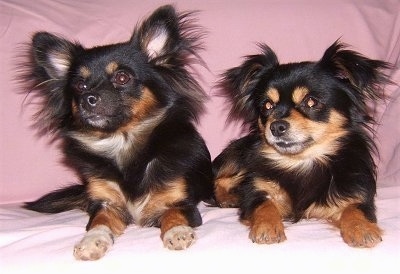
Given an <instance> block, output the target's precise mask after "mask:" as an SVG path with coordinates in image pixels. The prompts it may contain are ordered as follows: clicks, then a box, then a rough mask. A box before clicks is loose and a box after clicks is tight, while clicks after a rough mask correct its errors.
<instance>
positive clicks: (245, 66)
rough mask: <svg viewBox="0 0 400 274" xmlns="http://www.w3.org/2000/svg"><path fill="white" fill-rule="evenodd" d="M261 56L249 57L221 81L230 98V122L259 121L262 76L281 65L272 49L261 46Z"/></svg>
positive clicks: (224, 75) (230, 70)
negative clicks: (258, 101)
mask: <svg viewBox="0 0 400 274" xmlns="http://www.w3.org/2000/svg"><path fill="white" fill-rule="evenodd" d="M260 48H261V50H262V53H261V54H257V55H250V56H247V57H246V59H245V61H244V62H243V63H242V64H241V65H240V66H238V67H235V68H232V69H229V70H227V71H226V72H225V73H224V74H223V75H222V79H221V81H220V86H221V88H222V91H223V95H224V96H226V97H228V100H229V101H230V103H231V110H230V113H229V117H228V120H236V119H244V122H245V123H247V122H252V121H254V119H257V111H256V109H257V108H256V105H255V102H254V101H255V99H256V97H257V96H256V95H257V94H256V90H255V89H256V86H257V84H258V83H259V82H260V80H261V76H262V75H265V74H268V72H269V71H271V70H272V69H273V68H275V67H276V66H278V65H279V62H278V58H277V56H276V54H275V53H274V52H273V51H272V49H271V48H270V47H268V46H267V45H265V44H261V45H260Z"/></svg>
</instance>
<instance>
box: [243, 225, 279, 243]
mask: <svg viewBox="0 0 400 274" xmlns="http://www.w3.org/2000/svg"><path fill="white" fill-rule="evenodd" d="M249 238H250V239H251V240H252V241H253V243H257V244H274V243H280V242H283V241H285V240H286V235H285V232H284V227H283V224H282V222H279V223H268V222H260V223H257V224H254V225H252V226H251V227H250V233H249Z"/></svg>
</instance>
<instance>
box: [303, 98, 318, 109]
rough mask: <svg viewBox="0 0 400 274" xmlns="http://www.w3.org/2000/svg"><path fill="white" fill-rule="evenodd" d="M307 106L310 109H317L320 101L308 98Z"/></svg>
mask: <svg viewBox="0 0 400 274" xmlns="http://www.w3.org/2000/svg"><path fill="white" fill-rule="evenodd" d="M305 103H306V106H307V107H309V108H313V107H315V106H316V105H317V104H318V101H317V100H315V98H312V97H308V98H307V99H306V102H305Z"/></svg>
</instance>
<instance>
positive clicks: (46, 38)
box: [32, 32, 81, 80]
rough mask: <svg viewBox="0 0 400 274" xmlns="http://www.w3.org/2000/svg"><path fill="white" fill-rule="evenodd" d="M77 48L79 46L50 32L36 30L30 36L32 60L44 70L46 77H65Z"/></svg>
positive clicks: (59, 78)
mask: <svg viewBox="0 0 400 274" xmlns="http://www.w3.org/2000/svg"><path fill="white" fill-rule="evenodd" d="M78 48H81V46H80V45H78V44H73V43H71V42H69V41H67V40H65V39H63V38H60V37H58V36H55V35H53V34H51V33H48V32H38V33H36V34H35V35H34V36H33V38H32V58H33V62H34V63H35V64H36V65H37V68H41V69H42V70H44V72H45V73H46V74H47V78H48V79H58V80H61V79H64V78H65V77H66V75H67V73H68V70H69V68H70V66H71V62H72V59H73V56H74V55H75V53H76V51H77V49H78ZM41 76H42V77H43V76H45V75H43V73H41ZM43 78H46V77H43ZM43 80H44V79H43Z"/></svg>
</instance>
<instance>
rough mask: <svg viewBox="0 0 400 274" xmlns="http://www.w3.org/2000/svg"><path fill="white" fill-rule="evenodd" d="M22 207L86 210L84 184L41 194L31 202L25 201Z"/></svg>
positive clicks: (44, 209)
mask: <svg viewBox="0 0 400 274" xmlns="http://www.w3.org/2000/svg"><path fill="white" fill-rule="evenodd" d="M23 207H24V208H26V209H29V210H33V211H37V212H42V213H59V212H63V211H68V210H72V209H81V210H83V211H87V208H88V199H87V194H86V188H85V186H84V185H71V186H68V187H65V188H61V189H58V190H56V191H53V192H50V193H49V194H46V195H44V196H42V197H41V198H39V199H37V200H36V201H33V202H27V203H25V204H24V205H23Z"/></svg>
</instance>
